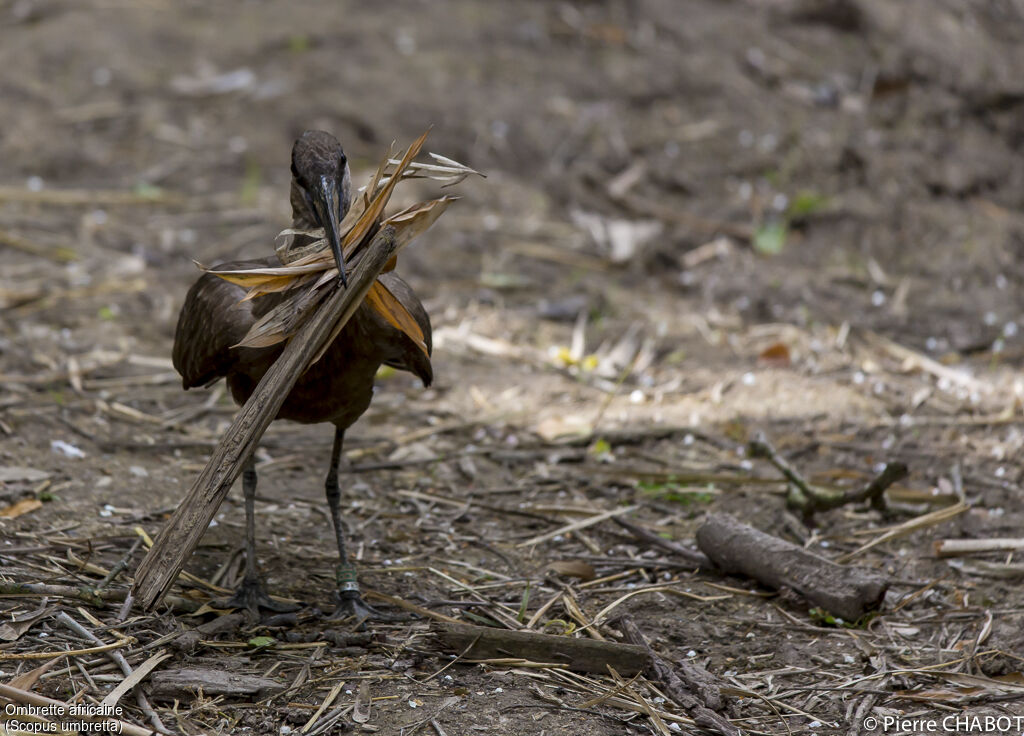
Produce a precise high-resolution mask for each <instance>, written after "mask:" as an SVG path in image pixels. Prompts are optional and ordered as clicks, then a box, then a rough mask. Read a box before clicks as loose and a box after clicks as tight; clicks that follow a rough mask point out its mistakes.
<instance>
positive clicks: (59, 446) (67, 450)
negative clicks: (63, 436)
mask: <svg viewBox="0 0 1024 736" xmlns="http://www.w3.org/2000/svg"><path fill="white" fill-rule="evenodd" d="M50 448H51V449H52V450H53V451H54V452H59V453H62V454H63V455H66V456H67V457H73V458H83V457H85V453H84V452H82V451H81V450H79V449H78V448H77V447H75V446H74V445H69V444H68V443H67V442H65V441H64V440H51V441H50Z"/></svg>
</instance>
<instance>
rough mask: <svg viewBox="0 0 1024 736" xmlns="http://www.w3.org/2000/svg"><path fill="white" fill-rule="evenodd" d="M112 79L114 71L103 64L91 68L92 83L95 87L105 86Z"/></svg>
mask: <svg viewBox="0 0 1024 736" xmlns="http://www.w3.org/2000/svg"><path fill="white" fill-rule="evenodd" d="M113 79H114V73H113V72H112V71H110V69H108V68H107V67H105V66H98V67H96V68H95V69H93V70H92V83H93V84H95V85H96V86H97V87H106V86H107V85H108V84H110V82H111V81H112V80H113Z"/></svg>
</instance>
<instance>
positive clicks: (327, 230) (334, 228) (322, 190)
mask: <svg viewBox="0 0 1024 736" xmlns="http://www.w3.org/2000/svg"><path fill="white" fill-rule="evenodd" d="M313 206H314V207H315V208H316V214H317V217H319V218H320V222H321V223H322V224H323V226H324V237H326V238H327V239H328V240H329V241H330V243H331V250H332V251H333V252H334V262H335V263H336V264H337V265H338V278H339V279H340V280H341V283H342V285H343V286H348V281H347V280H346V278H345V256H344V254H343V253H342V252H341V237H340V236H339V234H338V217H339V216H340V213H341V204H340V201H339V192H338V183H337V182H336V181H334V180H333V179H331V178H330V177H329V176H323V177H320V186H318V187H316V191H315V192H314V193H313Z"/></svg>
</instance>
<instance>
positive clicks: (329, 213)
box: [292, 130, 352, 284]
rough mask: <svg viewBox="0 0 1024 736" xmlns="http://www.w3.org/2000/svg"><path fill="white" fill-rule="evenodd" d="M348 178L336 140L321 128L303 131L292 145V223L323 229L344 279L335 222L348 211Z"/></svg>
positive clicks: (349, 179)
mask: <svg viewBox="0 0 1024 736" xmlns="http://www.w3.org/2000/svg"><path fill="white" fill-rule="evenodd" d="M351 197H352V181H351V177H350V175H349V171H348V159H347V158H346V157H345V151H343V150H342V148H341V144H340V143H338V139H337V138H335V137H334V136H333V135H331V134H330V133H325V132H324V131H322V130H307V131H306V132H305V133H303V134H302V135H301V136H299V138H298V139H297V140H296V141H295V145H294V146H292V214H293V216H294V218H295V221H296V222H302V223H308V224H311V225H313V226H315V227H322V228H323V229H324V236H325V237H326V238H327V239H328V241H329V242H330V244H331V250H332V251H333V252H334V260H335V261H336V262H337V265H338V275H339V278H340V279H341V283H343V284H346V283H347V282H346V280H345V257H344V255H343V254H342V252H341V239H340V237H339V235H338V224H339V223H340V222H341V221H342V219H344V217H345V213H346V212H348V208H349V204H350V203H351Z"/></svg>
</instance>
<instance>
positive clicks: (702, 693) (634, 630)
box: [616, 616, 740, 736]
mask: <svg viewBox="0 0 1024 736" xmlns="http://www.w3.org/2000/svg"><path fill="white" fill-rule="evenodd" d="M616 624H617V625H618V627H619V628H620V629H622V633H623V635H624V636H625V637H626V641H628V642H630V643H632V644H635V645H637V646H639V647H643V649H644V650H645V651H646V652H647V666H646V667H645V668H644V673H645V674H646V675H647V677H649V678H650V679H652V680H655V681H657V682H659V683H660V684H661V686H662V689H663V690H664V691H665V694H666V695H668V696H669V697H670V698H672V700H674V701H675V702H676V704H677V705H679V707H681V708H683V709H684V710H685V711H686V712H687V713H689V714H690V717H691V718H693V721H694V723H696V724H697V725H698V726H701V727H703V728H707V729H709V730H711V731H715V732H717V733H720V734H722V736H739V733H740V730H739V729H738V728H736V726H734V725H732V723H730V722H729V719H727V718H726V717H725V716H723V715H720V714H719V713H717V712H716V711H720V710H722V705H723V704H722V693H721V690H720V689H719V686H718V680H717V679H716V678H715V676H714V675H712V674H711V673H710V672H708V671H707V670H706V669H704V668H703V667H699V666H697V665H695V664H691V663H690V662H680V663H679V665H678V667H673V666H672V665H671V664H669V662H667V661H666V660H665V659H664V658H663V657H662V656H661V655H660V654H658V653H657V652H655V651H654V650H653V649H651V646H650V644H648V643H647V638H646V637H645V636H644V635H643V632H641V631H640V629H639V628H638V627H637V625H636V623H635V622H634V621H633V619H631V618H630V617H629V616H623V617H622V618H620V619H618V621H617V622H616Z"/></svg>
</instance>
